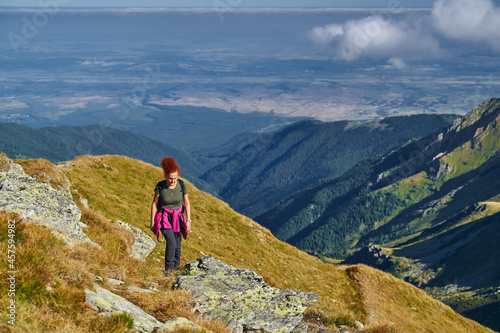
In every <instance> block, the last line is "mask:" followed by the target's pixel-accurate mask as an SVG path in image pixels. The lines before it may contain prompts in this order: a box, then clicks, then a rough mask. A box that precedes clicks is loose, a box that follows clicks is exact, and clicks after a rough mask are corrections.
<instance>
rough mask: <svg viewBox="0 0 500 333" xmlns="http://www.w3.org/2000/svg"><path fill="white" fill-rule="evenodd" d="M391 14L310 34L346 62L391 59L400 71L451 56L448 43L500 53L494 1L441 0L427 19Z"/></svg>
mask: <svg viewBox="0 0 500 333" xmlns="http://www.w3.org/2000/svg"><path fill="white" fill-rule="evenodd" d="M400 13H401V9H387V10H386V11H385V12H384V13H381V14H379V13H376V14H372V15H370V16H367V17H365V18H361V19H357V20H350V21H347V22H344V23H343V24H329V25H325V26H319V27H315V28H314V29H312V30H311V31H309V33H308V36H309V38H310V39H311V40H312V41H313V42H315V43H317V44H320V45H324V46H332V47H334V49H335V51H336V56H337V57H339V58H341V59H344V60H348V61H351V60H355V59H358V58H382V59H383V58H387V59H388V64H389V65H391V66H392V67H394V68H398V69H405V68H406V64H405V61H406V60H414V59H436V58H441V57H443V56H445V55H446V54H447V50H446V49H445V48H444V47H443V42H445V41H446V40H451V41H455V42H461V43H474V44H475V45H478V46H486V47H489V48H490V49H492V50H494V51H496V52H500V7H497V6H495V4H494V3H493V2H492V0H437V1H435V2H434V4H433V7H432V10H431V11H429V12H425V13H421V15H408V16H406V17H404V19H403V16H401V15H396V14H400Z"/></svg>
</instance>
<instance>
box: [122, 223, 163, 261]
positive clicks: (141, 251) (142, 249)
mask: <svg viewBox="0 0 500 333" xmlns="http://www.w3.org/2000/svg"><path fill="white" fill-rule="evenodd" d="M117 223H118V225H119V226H120V227H122V228H125V229H127V230H129V231H130V232H132V233H133V234H134V237H135V240H134V244H133V245H132V253H131V254H130V255H131V256H132V257H134V258H136V259H139V260H144V259H146V258H147V256H148V255H149V254H150V253H151V251H153V250H154V249H155V247H156V242H155V241H154V240H153V239H152V238H151V237H150V236H149V235H148V234H147V233H145V232H144V231H142V230H141V229H139V228H137V227H134V226H133V225H131V224H129V223H127V222H123V221H120V220H118V221H117Z"/></svg>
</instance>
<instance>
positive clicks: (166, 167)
mask: <svg viewBox="0 0 500 333" xmlns="http://www.w3.org/2000/svg"><path fill="white" fill-rule="evenodd" d="M161 166H162V168H163V173H164V174H165V179H164V180H162V181H160V182H159V183H158V184H156V188H155V195H154V199H153V203H152V205H151V226H150V228H151V231H153V233H154V234H155V235H156V239H157V240H158V241H159V240H160V238H159V235H160V232H161V233H162V234H163V237H165V240H166V241H167V246H166V249H165V271H164V274H165V276H170V275H171V274H172V270H174V269H179V268H180V265H181V240H182V237H184V239H185V238H186V237H187V233H188V232H189V231H190V230H191V206H190V204H189V198H188V193H187V188H186V184H185V183H184V182H183V181H182V180H181V179H178V177H179V174H180V172H181V170H180V168H179V166H178V165H177V162H176V161H175V159H174V158H173V157H164V158H162V160H161ZM184 212H185V213H186V218H185V217H184Z"/></svg>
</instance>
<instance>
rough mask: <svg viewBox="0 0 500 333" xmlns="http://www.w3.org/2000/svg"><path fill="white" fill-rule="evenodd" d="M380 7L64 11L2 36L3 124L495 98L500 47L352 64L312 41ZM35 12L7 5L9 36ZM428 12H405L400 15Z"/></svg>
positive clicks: (457, 108)
mask: <svg viewBox="0 0 500 333" xmlns="http://www.w3.org/2000/svg"><path fill="white" fill-rule="evenodd" d="M379 14H380V15H384V12H383V10H379V11H378V12H377V11H374V10H283V11H277V10H274V11H272V10H271V11H228V12H223V13H220V12H219V13H218V12H214V11H210V10H205V11H195V10H162V11H159V12H155V11H154V10H143V11H141V10H138V11H134V10H121V11H116V10H99V11H96V10H83V11H81V10H80V11H78V10H67V11H63V10H61V11H59V12H58V13H57V14H56V15H54V16H53V17H49V19H48V20H47V22H46V24H44V25H43V26H40V27H38V28H37V29H36V30H37V31H36V33H35V34H33V36H28V37H30V38H25V42H24V43H19V44H18V45H16V47H15V48H13V43H12V40H9V39H8V38H3V39H2V43H1V51H0V83H1V85H2V87H3V88H2V89H1V91H0V121H15V122H19V123H24V124H27V125H31V126H36V127H40V126H44V125H59V124H71V125H86V124H89V123H93V124H104V125H111V126H113V125H114V126H117V127H120V126H121V127H125V128H126V127H130V128H133V127H134V126H133V124H136V123H137V122H141V121H142V122H148V121H151V117H150V115H151V113H154V114H155V115H157V114H158V112H163V114H164V119H163V120H164V121H170V122H171V121H173V119H169V117H170V116H169V114H168V112H167V111H165V110H167V109H172V107H176V106H184V107H186V106H192V107H203V108H209V109H219V110H223V111H227V112H230V111H233V113H234V112H238V113H249V112H254V111H257V112H262V113H272V114H274V115H285V116H294V117H313V118H318V119H321V120H343V119H350V120H370V119H374V118H378V117H381V116H391V115H400V114H414V113H458V114H463V113H465V112H467V111H469V110H470V109H471V108H472V107H474V106H476V105H477V104H479V103H481V102H482V101H484V100H485V99H486V98H488V97H491V96H492V95H495V94H496V93H497V91H498V83H499V79H498V77H499V75H498V68H497V64H498V60H497V53H495V51H494V50H491V49H488V48H486V47H482V46H480V45H478V46H473V47H466V46H465V45H464V44H462V43H457V42H454V41H450V40H444V41H442V44H441V45H440V47H441V49H446V52H445V53H443V54H441V55H440V56H436V55H433V56H432V57H429V58H425V57H422V56H417V55H416V56H415V57H411V56H410V57H407V58H406V59H403V60H401V59H400V57H399V55H398V54H395V57H393V58H390V59H388V57H387V55H381V56H376V55H367V56H359V57H356V58H355V59H345V57H344V58H342V57H341V56H339V54H338V45H337V46H336V45H333V44H328V43H317V41H315V40H314V36H313V32H314V31H315V30H314V29H315V28H316V29H317V28H321V27H328V26H329V25H331V24H333V23H334V24H337V25H342V24H344V25H346V24H348V23H349V22H363V20H365V19H366V18H367V17H374V15H379ZM33 15H34V14H33V12H29V11H14V12H12V11H10V10H2V11H0V19H1V21H0V22H1V23H0V29H1V31H2V34H3V35H4V36H8V34H9V33H11V35H10V36H12V33H14V34H17V35H18V36H21V37H23V28H25V27H24V25H25V24H26V20H27V21H28V22H29V21H30V20H32V18H33V17H34V16H33ZM428 15H429V10H400V11H398V12H393V13H391V16H390V20H392V22H406V21H410V20H414V19H415V17H423V18H425V17H427V16H428ZM25 29H26V28H25ZM24 37H26V36H24ZM423 53H425V51H423ZM166 106H168V107H169V108H166V109H165V107H166ZM161 110H163V111H161ZM173 116H174V115H172V117H173ZM155 117H156V116H155ZM175 117H176V119H178V117H179V115H178V114H176V115H175ZM155 121H156V120H155ZM199 121H200V122H203V121H204V120H203V119H202V118H200V119H199ZM261 125H262V124H261ZM261 125H259V126H261Z"/></svg>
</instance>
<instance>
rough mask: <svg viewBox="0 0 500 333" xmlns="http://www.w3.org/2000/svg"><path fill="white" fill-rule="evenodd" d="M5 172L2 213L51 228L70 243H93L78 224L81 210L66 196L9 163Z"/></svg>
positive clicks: (0, 184)
mask: <svg viewBox="0 0 500 333" xmlns="http://www.w3.org/2000/svg"><path fill="white" fill-rule="evenodd" d="M4 169H7V168H4ZM4 169H1V170H0V210H4V211H8V212H13V213H17V214H19V215H20V216H21V217H22V218H23V219H25V220H26V221H29V222H32V223H36V224H41V225H45V226H48V227H50V228H52V229H53V232H54V233H55V234H56V235H58V236H60V237H62V238H63V239H64V240H65V241H66V242H67V243H69V244H71V243H73V242H75V241H76V242H81V241H90V240H89V238H88V237H87V235H85V233H84V232H83V231H82V227H81V225H80V224H79V221H80V218H81V211H80V209H79V208H78V207H77V205H76V204H75V203H74V202H73V201H72V200H71V199H69V198H68V196H67V195H66V194H65V193H62V192H61V191H58V190H55V189H54V188H52V187H51V186H50V185H49V184H47V183H44V182H41V181H38V180H36V179H35V178H33V177H31V176H29V175H28V174H26V173H25V172H24V170H23V168H22V167H21V166H20V165H19V164H16V163H12V161H10V160H9V168H8V170H4Z"/></svg>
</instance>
